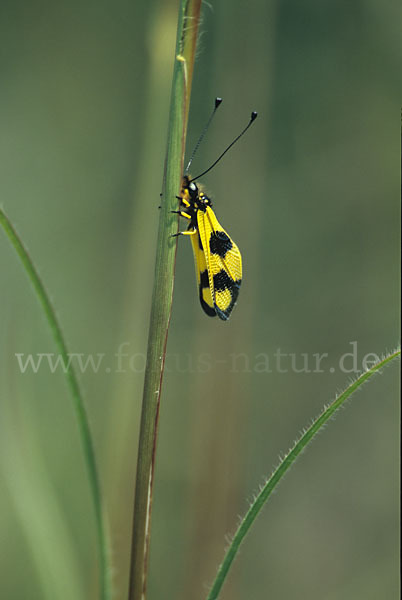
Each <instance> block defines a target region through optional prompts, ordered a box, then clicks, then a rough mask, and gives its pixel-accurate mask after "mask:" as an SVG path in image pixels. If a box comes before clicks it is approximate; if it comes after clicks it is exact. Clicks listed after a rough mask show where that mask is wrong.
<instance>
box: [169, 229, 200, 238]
mask: <svg viewBox="0 0 402 600" xmlns="http://www.w3.org/2000/svg"><path fill="white" fill-rule="evenodd" d="M196 233H197V230H196V229H190V230H187V231H179V233H172V235H171V237H178V236H179V235H195V234H196Z"/></svg>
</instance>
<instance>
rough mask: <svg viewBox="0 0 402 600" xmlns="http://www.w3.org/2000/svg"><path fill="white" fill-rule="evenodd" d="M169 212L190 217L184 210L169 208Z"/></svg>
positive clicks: (186, 217)
mask: <svg viewBox="0 0 402 600" xmlns="http://www.w3.org/2000/svg"><path fill="white" fill-rule="evenodd" d="M170 212H172V213H175V214H176V215H180V216H181V217H184V218H185V219H191V215H189V214H188V213H186V212H184V211H183V210H171V211H170Z"/></svg>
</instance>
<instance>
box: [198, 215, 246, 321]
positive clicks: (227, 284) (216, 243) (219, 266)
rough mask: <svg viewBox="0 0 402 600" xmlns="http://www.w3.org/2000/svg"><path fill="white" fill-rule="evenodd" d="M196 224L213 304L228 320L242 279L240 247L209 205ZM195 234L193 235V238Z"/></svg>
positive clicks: (219, 315)
mask: <svg viewBox="0 0 402 600" xmlns="http://www.w3.org/2000/svg"><path fill="white" fill-rule="evenodd" d="M197 226H198V233H199V238H200V242H201V246H202V248H203V250H204V252H203V256H204V258H203V260H204V261H205V263H206V269H207V271H208V282H209V289H210V294H211V301H212V305H213V307H214V308H215V311H216V314H217V315H218V317H219V318H220V319H222V320H223V321H226V320H227V319H228V318H229V316H230V313H231V312H232V310H233V307H234V305H235V304H236V300H237V297H238V295H239V289H240V284H241V280H242V261H241V254H240V250H239V249H238V247H237V246H236V244H235V243H234V241H233V240H232V239H231V238H230V237H229V236H228V234H227V233H226V231H225V230H224V229H223V227H222V226H221V225H220V223H219V221H218V219H217V218H216V216H215V213H214V211H213V210H212V208H211V207H210V206H207V207H206V210H205V212H204V211H202V210H199V211H198V212H197ZM195 237H196V236H191V239H192V240H193V238H195ZM193 250H194V242H193ZM203 308H204V307H203ZM204 310H205V308H204ZM207 314H208V313H207Z"/></svg>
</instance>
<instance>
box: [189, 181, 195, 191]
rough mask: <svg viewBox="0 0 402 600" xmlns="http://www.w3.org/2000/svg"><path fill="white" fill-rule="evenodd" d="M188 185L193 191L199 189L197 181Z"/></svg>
mask: <svg viewBox="0 0 402 600" xmlns="http://www.w3.org/2000/svg"><path fill="white" fill-rule="evenodd" d="M188 187H189V189H190V190H191V191H192V192H195V191H196V189H197V186H196V185H195V183H190V185H189V186H188Z"/></svg>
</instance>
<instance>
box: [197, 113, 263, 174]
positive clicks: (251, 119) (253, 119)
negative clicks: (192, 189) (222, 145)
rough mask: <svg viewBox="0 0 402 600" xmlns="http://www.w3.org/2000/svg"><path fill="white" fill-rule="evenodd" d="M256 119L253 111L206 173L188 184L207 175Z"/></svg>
mask: <svg viewBox="0 0 402 600" xmlns="http://www.w3.org/2000/svg"><path fill="white" fill-rule="evenodd" d="M256 118H257V113H256V112H255V111H254V110H253V112H252V113H251V117H250V121H249V122H248V125H247V126H246V127H245V128H244V129H243V131H242V132H241V133H239V135H238V136H237V137H236V138H235V139H234V140H233V142H232V143H231V144H229V146H228V147H227V148H226V150H225V151H224V152H222V154H221V155H220V156H219V157H218V158H217V159H216V161H215V162H214V163H213V164H212V165H211V166H210V167H208V169H207V170H206V171H203V172H202V173H200V175H197V177H193V178H192V179H190V181H189V183H191V181H195V180H196V179H199V178H200V177H203V175H205V174H206V173H209V171H210V170H211V169H213V168H214V166H215V165H216V164H218V162H219V161H220V160H221V158H223V157H224V156H225V154H226V152H227V151H228V150H230V148H231V147H232V146H234V145H235V143H236V142H237V141H238V140H239V139H240V138H241V137H242V136H243V135H244V134H245V133H246V131H247V129H248V128H249V127H250V125H251V124H252V123H254V121H255V120H256ZM186 172H187V171H186Z"/></svg>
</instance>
